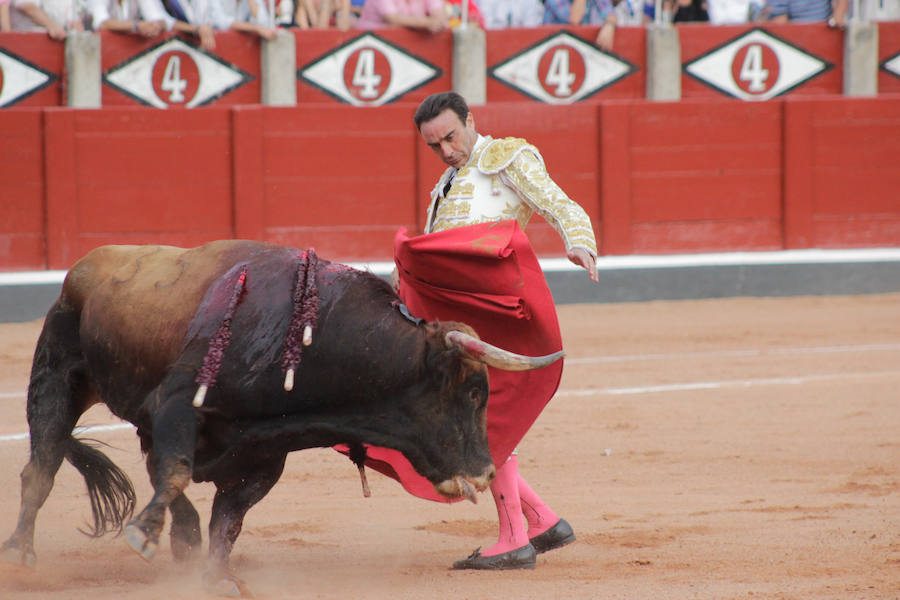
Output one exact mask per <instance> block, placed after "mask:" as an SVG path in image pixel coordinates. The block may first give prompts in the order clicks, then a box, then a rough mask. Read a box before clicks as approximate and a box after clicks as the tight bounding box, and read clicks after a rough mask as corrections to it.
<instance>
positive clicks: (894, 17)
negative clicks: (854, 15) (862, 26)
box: [859, 0, 900, 21]
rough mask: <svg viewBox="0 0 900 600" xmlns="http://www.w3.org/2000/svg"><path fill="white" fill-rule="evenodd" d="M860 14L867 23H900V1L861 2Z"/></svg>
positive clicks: (870, 0)
mask: <svg viewBox="0 0 900 600" xmlns="http://www.w3.org/2000/svg"><path fill="white" fill-rule="evenodd" d="M859 12H860V13H861V15H862V18H863V19H865V20H866V21H900V0H861V1H860V10H859Z"/></svg>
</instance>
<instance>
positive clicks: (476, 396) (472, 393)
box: [469, 388, 487, 408]
mask: <svg viewBox="0 0 900 600" xmlns="http://www.w3.org/2000/svg"><path fill="white" fill-rule="evenodd" d="M469 402H471V403H472V404H474V405H475V406H477V407H478V408H481V407H482V406H483V405H484V404H486V403H487V402H486V398H485V397H484V395H483V394H482V393H481V390H479V389H478V388H472V389H470V390H469Z"/></svg>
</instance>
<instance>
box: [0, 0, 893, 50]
mask: <svg viewBox="0 0 900 600" xmlns="http://www.w3.org/2000/svg"><path fill="white" fill-rule="evenodd" d="M854 6H858V10H859V12H860V16H861V18H862V19H865V20H869V21H884V20H897V19H900V0H661V1H660V2H659V3H657V0H274V1H273V0H0V31H45V32H46V33H47V35H49V36H50V37H51V38H52V39H55V40H61V39H64V38H65V37H66V35H67V33H68V32H70V31H102V30H106V31H116V32H120V33H123V34H132V35H138V36H144V37H148V38H153V37H156V36H158V35H160V34H161V33H163V32H165V31H172V30H175V31H179V32H184V33H188V34H192V35H194V36H196V37H197V39H198V40H199V42H200V45H201V46H202V47H204V48H206V49H213V48H214V47H215V38H214V36H213V32H214V31H216V30H234V31H243V32H245V33H249V34H252V35H257V36H259V37H260V38H263V39H273V38H274V37H275V36H276V35H277V31H278V28H279V27H296V28H300V29H310V28H314V29H322V28H337V29H340V30H348V29H351V28H357V29H379V28H383V27H408V28H411V29H418V30H422V31H426V32H432V33H437V32H441V31H444V30H446V29H448V28H452V27H455V26H458V25H459V24H460V23H461V22H463V20H465V21H466V22H467V23H469V24H470V25H471V26H477V27H481V28H483V29H501V28H507V27H535V26H539V25H558V24H562V25H599V26H600V29H599V32H598V34H597V38H596V44H597V45H598V46H599V47H601V48H603V49H606V50H609V49H612V47H613V43H614V40H615V31H616V28H617V27H629V26H642V25H644V24H647V23H651V22H654V21H658V22H673V23H679V22H690V21H699V22H709V23H711V24H714V25H724V24H740V23H746V22H752V21H771V22H787V21H796V22H825V21H827V22H828V23H829V24H830V25H831V26H833V27H843V26H844V25H845V24H846V23H847V21H848V20H849V19H850V18H851V17H852V11H853V7H854ZM658 9H659V10H660V13H661V14H660V15H659V18H657V15H656V11H657V10H658Z"/></svg>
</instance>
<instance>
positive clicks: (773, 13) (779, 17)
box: [763, 0, 848, 27]
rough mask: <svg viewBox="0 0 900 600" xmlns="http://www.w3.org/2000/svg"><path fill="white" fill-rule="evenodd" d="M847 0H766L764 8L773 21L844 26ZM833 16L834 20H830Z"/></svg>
mask: <svg viewBox="0 0 900 600" xmlns="http://www.w3.org/2000/svg"><path fill="white" fill-rule="evenodd" d="M847 4H848V2H847V0H835V3H834V7H832V3H831V0H766V6H765V8H764V9H763V11H764V13H765V14H766V15H767V17H768V20H770V21H772V22H773V23H787V22H788V21H794V22H800V23H803V22H806V23H811V22H826V21H828V22H829V24H831V25H833V26H837V27H843V26H844V25H845V24H846V21H847ZM830 18H832V20H829V19H830Z"/></svg>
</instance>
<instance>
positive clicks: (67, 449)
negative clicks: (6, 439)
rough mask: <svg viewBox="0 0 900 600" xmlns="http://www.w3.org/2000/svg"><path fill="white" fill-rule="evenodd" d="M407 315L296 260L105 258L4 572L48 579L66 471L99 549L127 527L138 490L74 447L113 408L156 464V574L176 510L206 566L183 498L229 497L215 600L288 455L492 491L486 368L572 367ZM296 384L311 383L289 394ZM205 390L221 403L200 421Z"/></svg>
mask: <svg viewBox="0 0 900 600" xmlns="http://www.w3.org/2000/svg"><path fill="white" fill-rule="evenodd" d="M304 277H306V278H307V279H306V280H305V281H304ZM398 307H399V300H398V298H397V296H396V295H395V294H394V292H393V290H392V289H391V288H390V286H389V285H387V284H386V282H384V281H382V280H381V279H379V278H378V277H376V276H374V275H372V274H369V273H365V272H361V271H357V270H353V269H350V268H348V267H346V266H343V265H339V264H336V263H331V262H328V261H325V260H316V257H315V255H314V254H313V253H310V254H307V253H303V252H300V251H299V250H296V249H291V248H284V247H279V246H273V245H269V244H262V243H256V242H246V241H222V242H214V243H211V244H207V245H205V246H201V247H199V248H194V249H191V250H184V249H180V248H173V247H165V246H107V247H103V248H99V249H97V250H94V251H93V252H91V253H90V254H88V255H87V256H86V257H84V258H83V259H82V260H80V261H79V262H78V263H77V264H76V265H75V266H74V267H73V268H72V269H71V270H70V271H69V274H68V276H67V277H66V281H65V283H64V284H63V290H62V293H61V295H60V297H59V299H58V300H57V301H56V303H55V304H54V305H53V307H52V308H51V309H50V311H49V313H48V314H47V317H46V320H45V323H44V328H43V330H42V332H41V335H40V338H39V340H38V343H37V348H36V350H35V355H34V362H33V365H32V372H31V380H30V383H29V388H28V400H27V415H28V424H29V428H30V431H31V457H30V461H29V462H28V464H27V465H26V466H25V468H24V470H23V471H22V504H21V510H20V513H19V520H18V525H17V528H16V530H15V531H14V533H13V534H12V536H11V537H10V538H9V540H7V541H6V542H5V544H4V546H3V552H4V555H5V556H6V557H7V558H8V559H11V560H14V561H16V562H21V563H23V564H27V565H31V564H34V562H35V554H34V547H33V541H34V523H35V518H36V516H37V511H38V510H39V508H40V507H41V505H42V504H43V503H44V501H45V500H46V498H47V495H48V494H49V493H50V489H51V487H52V485H53V479H54V477H55V475H56V471H57V470H58V469H59V467H60V465H61V463H62V460H63V458H65V459H67V460H68V461H69V462H70V463H72V464H73V465H74V466H75V467H76V468H77V469H78V470H79V471H80V472H81V473H82V475H83V476H84V477H85V480H86V482H87V484H88V491H89V496H90V498H91V506H92V510H93V521H94V523H93V532H92V533H93V534H94V535H97V536H99V535H102V534H103V533H105V532H106V531H108V530H121V529H122V527H123V525H124V524H125V522H126V521H128V519H129V518H130V516H131V514H132V512H133V509H134V507H135V494H134V490H133V488H132V485H131V482H130V481H129V480H128V477H127V476H126V475H125V474H124V473H123V472H122V471H121V470H119V469H118V468H117V467H116V466H115V465H114V464H112V462H111V461H109V459H108V458H107V457H106V456H105V455H103V454H102V453H101V452H100V451H98V450H97V449H95V448H94V447H92V446H89V445H88V444H86V443H84V442H82V441H80V440H78V439H76V438H75V437H74V436H73V435H72V432H73V429H74V427H75V425H76V423H77V421H78V419H79V417H80V415H81V414H82V413H84V412H85V411H86V410H87V409H88V408H89V407H90V406H92V405H93V404H96V403H99V402H102V403H105V404H106V405H107V407H108V408H109V410H110V411H111V412H112V413H114V414H115V415H116V416H118V417H119V418H121V419H124V420H126V421H129V422H131V423H133V424H134V425H135V426H136V427H137V433H138V436H139V438H140V441H141V448H142V450H143V451H144V452H145V453H146V455H147V461H146V464H147V470H148V472H149V474H150V480H151V482H152V484H153V488H154V495H153V497H152V499H151V500H150V502H149V503H148V504H147V505H146V507H145V508H144V509H143V510H142V511H141V512H140V513H138V515H137V516H136V517H134V518H133V519H132V520H131V521H130V522H128V525H127V526H126V527H125V532H126V540H127V541H128V543H129V545H131V546H132V547H133V548H134V549H135V550H137V551H138V552H139V553H141V555H142V556H143V557H144V558H147V559H149V558H151V557H152V555H153V553H154V551H155V549H156V547H157V544H158V541H159V536H160V533H161V531H162V528H163V524H164V519H165V511H166V509H167V508H168V510H169V511H170V513H171V517H172V524H171V544H172V551H173V554H174V555H175V557H176V558H178V559H182V558H185V557H187V556H188V555H189V554H191V553H192V552H193V551H195V550H198V549H199V547H200V542H201V535H200V522H199V516H198V514H197V511H196V510H195V509H194V507H193V505H192V504H191V502H190V501H189V500H188V499H187V497H186V496H185V495H184V493H183V492H184V489H185V488H186V487H187V485H188V483H189V482H190V480H191V479H193V480H194V481H198V482H199V481H212V482H213V483H214V484H215V486H216V490H217V491H216V494H215V499H214V501H213V506H212V515H211V519H210V523H209V558H208V562H207V571H206V578H207V581H208V582H209V583H210V584H213V585H214V586H216V587H218V586H220V585H225V586H226V587H229V586H230V588H231V589H232V590H238V591H239V590H240V583H239V580H238V579H237V578H236V577H234V576H233V575H231V574H230V572H229V570H228V558H229V555H230V553H231V549H232V547H233V545H234V543H235V541H236V539H237V537H238V534H239V533H240V529H241V524H242V522H243V518H244V515H245V514H246V512H247V510H249V508H250V507H251V506H253V505H254V504H255V503H256V502H258V501H259V500H261V499H262V498H263V497H264V496H265V495H266V494H267V493H268V491H269V490H270V489H271V488H272V486H273V485H274V484H275V482H276V481H277V480H278V479H279V477H280V476H281V473H282V470H283V468H284V464H285V459H286V456H287V453H288V452H291V451H295V450H301V449H304V448H312V447H328V446H333V445H336V444H349V445H350V446H351V450H355V451H356V452H357V453H358V451H359V449H360V448H362V446H361V445H362V444H370V445H375V446H383V447H387V448H394V449H396V450H398V451H400V452H402V453H403V454H404V456H405V457H406V458H407V459H408V460H409V461H410V463H411V464H412V466H413V467H414V468H415V469H416V471H418V472H419V473H420V474H421V475H422V476H424V477H426V478H427V479H428V480H429V481H430V482H431V483H432V484H433V485H434V486H435V489H436V490H437V491H439V492H440V493H442V494H444V495H446V496H448V497H459V496H462V495H465V496H470V497H474V491H475V489H477V490H479V491H482V490H484V489H485V488H486V487H487V486H488V484H489V483H490V481H491V479H492V478H493V475H494V466H493V464H492V463H491V458H490V454H489V452H488V445H487V438H486V434H485V414H486V404H487V398H488V382H487V369H486V367H485V364H484V363H489V364H492V365H494V366H501V367H502V366H503V363H504V361H508V360H511V361H512V362H511V363H508V364H506V366H507V367H508V368H516V369H524V368H536V367H539V366H543V365H545V364H549V362H552V361H553V360H555V359H556V358H558V356H556V355H554V356H550V357H542V359H538V360H530V359H528V358H527V357H519V356H516V355H513V356H510V355H506V354H504V353H503V351H501V350H499V349H496V348H493V347H490V346H488V345H485V344H483V343H481V342H479V341H478V340H477V339H476V338H475V337H474V332H473V331H472V330H471V329H470V328H468V327H467V326H465V325H462V324H459V323H416V322H415V321H413V320H411V319H409V318H408V317H407V316H405V315H403V314H402V313H401V311H400V310H399V309H398ZM298 319H299V320H298ZM304 324H307V325H309V326H310V327H309V329H310V330H311V332H312V341H311V344H310V345H308V346H307V345H305V343H306V342H309V341H310V340H309V338H308V336H309V333H310V331H306V335H307V339H306V340H304V343H301V341H300V337H299V334H298V331H299V329H298V325H300V326H302V325H304ZM453 332H456V333H453ZM560 354H561V353H560ZM497 356H499V358H497ZM486 357H488V358H486ZM490 357H494V358H493V360H494V361H495V362H492V359H491V358H490ZM476 359H477V360H476ZM290 368H294V369H296V372H295V374H294V378H295V382H296V383H295V384H294V385H293V389H292V391H286V389H285V388H287V387H291V386H290V385H289V384H288V383H287V382H286V381H285V372H286V370H288V369H290ZM198 383H203V384H205V385H207V386H208V392H207V394H206V397H205V400H203V403H202V405H200V406H196V405H197V404H199V403H200V400H201V399H200V398H197V397H196V396H195V393H196V392H197V390H198ZM192 399H194V402H193V403H192ZM351 454H353V453H351Z"/></svg>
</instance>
